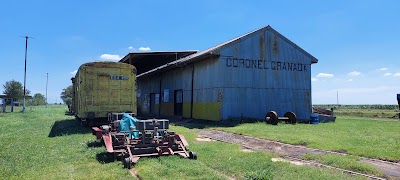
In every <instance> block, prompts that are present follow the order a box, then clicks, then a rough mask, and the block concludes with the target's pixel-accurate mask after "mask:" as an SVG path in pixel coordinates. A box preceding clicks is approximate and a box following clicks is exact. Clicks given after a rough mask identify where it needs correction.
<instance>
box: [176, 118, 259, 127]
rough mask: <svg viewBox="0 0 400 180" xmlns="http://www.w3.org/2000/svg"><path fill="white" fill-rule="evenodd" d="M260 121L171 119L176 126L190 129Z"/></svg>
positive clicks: (231, 125)
mask: <svg viewBox="0 0 400 180" xmlns="http://www.w3.org/2000/svg"><path fill="white" fill-rule="evenodd" d="M256 122H260V121H259V120H256V119H228V120H226V121H208V120H199V119H187V120H171V124H174V125H176V126H183V127H186V128H189V129H205V128H212V127H235V126H238V125H240V124H245V123H256Z"/></svg>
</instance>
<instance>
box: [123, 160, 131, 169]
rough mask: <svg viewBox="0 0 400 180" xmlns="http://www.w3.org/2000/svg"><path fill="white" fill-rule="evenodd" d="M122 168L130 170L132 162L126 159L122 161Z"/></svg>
mask: <svg viewBox="0 0 400 180" xmlns="http://www.w3.org/2000/svg"><path fill="white" fill-rule="evenodd" d="M122 162H123V164H124V168H127V169H131V168H132V160H131V158H129V157H127V158H125V159H124V160H123V161H122Z"/></svg>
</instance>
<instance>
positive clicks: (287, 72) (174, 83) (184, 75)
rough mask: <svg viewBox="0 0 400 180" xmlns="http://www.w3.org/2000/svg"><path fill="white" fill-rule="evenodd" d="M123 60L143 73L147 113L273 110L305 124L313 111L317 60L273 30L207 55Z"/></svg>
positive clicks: (142, 106)
mask: <svg viewBox="0 0 400 180" xmlns="http://www.w3.org/2000/svg"><path fill="white" fill-rule="evenodd" d="M121 62H125V63H130V64H133V65H135V66H136V67H137V69H138V76H137V84H138V95H137V96H138V112H141V113H143V114H152V115H159V116H182V117H183V118H194V119H205V120H216V121H219V120H226V119H230V118H256V119H264V117H265V114H266V113H267V112H268V111H272V110H273V111H276V112H277V113H278V115H279V116H283V114H284V113H285V112H288V111H293V112H294V113H296V115H297V117H298V119H299V120H300V121H304V120H308V119H309V118H310V114H311V111H312V104H311V64H313V63H317V62H318V60H317V59H316V58H315V57H313V56H312V55H310V54H309V53H307V52H306V51H304V50H303V49H301V48H300V47H299V46H297V45H296V44H294V43H293V42H291V41H290V40H288V39H287V38H285V37H284V36H283V35H281V34H280V33H278V32H277V31H275V30H274V29H272V28H271V27H270V26H266V27H263V28H261V29H258V30H255V31H253V32H250V33H248V34H245V35H242V36H240V37H238V38H235V39H232V40H230V41H227V42H225V43H222V44H220V45H217V46H215V47H212V48H210V49H207V50H205V51H202V52H195V51H181V52H158V53H155V52H153V53H130V54H128V55H126V56H125V57H124V58H123V59H121ZM144 64H147V65H146V66H145V67H146V68H147V69H146V68H145V70H141V68H140V67H141V66H144ZM149 64H150V65H149ZM142 69H143V68H142Z"/></svg>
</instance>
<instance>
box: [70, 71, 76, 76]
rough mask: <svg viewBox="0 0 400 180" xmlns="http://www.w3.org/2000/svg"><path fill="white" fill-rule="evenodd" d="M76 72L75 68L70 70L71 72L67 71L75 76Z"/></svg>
mask: <svg viewBox="0 0 400 180" xmlns="http://www.w3.org/2000/svg"><path fill="white" fill-rule="evenodd" d="M77 72H78V70H75V71H72V72H69V73H71V74H72V75H74V76H75V74H76V73H77Z"/></svg>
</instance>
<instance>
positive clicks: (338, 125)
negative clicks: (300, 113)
mask: <svg viewBox="0 0 400 180" xmlns="http://www.w3.org/2000/svg"><path fill="white" fill-rule="evenodd" d="M215 129H219V130H223V131H228V132H233V133H237V134H244V135H249V136H255V137H260V138H265V139H271V140H277V141H281V142H285V143H290V144H302V145H307V146H308V147H312V148H318V149H324V150H333V151H339V152H347V153H350V154H352V155H357V156H364V157H371V158H379V159H386V160H393V161H399V160H400V151H399V149H400V133H399V129H400V121H399V120H393V119H373V118H357V117H340V116H339V117H337V119H336V122H335V123H320V124H318V125H313V124H296V125H291V124H283V123H280V124H279V125H278V126H272V125H266V124H265V123H262V122H258V123H248V124H240V125H238V126H235V127H217V128H215Z"/></svg>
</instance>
